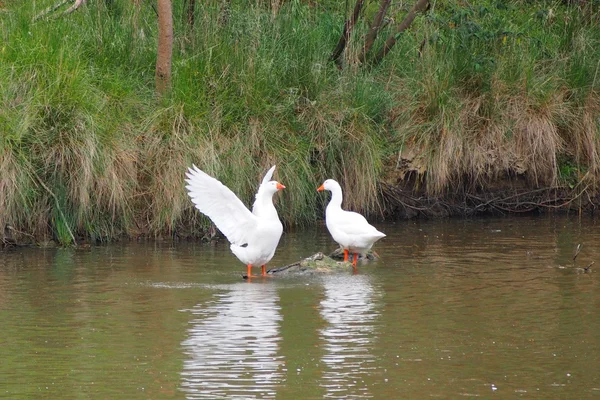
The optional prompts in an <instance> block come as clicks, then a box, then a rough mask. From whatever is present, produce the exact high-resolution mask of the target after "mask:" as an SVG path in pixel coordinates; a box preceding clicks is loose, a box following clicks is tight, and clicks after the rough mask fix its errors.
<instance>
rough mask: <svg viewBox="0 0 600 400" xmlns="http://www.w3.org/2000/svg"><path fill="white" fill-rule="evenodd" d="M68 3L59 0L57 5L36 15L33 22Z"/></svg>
mask: <svg viewBox="0 0 600 400" xmlns="http://www.w3.org/2000/svg"><path fill="white" fill-rule="evenodd" d="M69 1H70V0H61V1H59V2H58V3H56V4H54V5H52V6H50V7H48V8H46V9H45V10H44V11H42V12H40V13H39V14H38V15H36V16H35V17H33V22H36V21H37V20H39V19H42V18H44V17H45V16H46V15H48V14H50V13H51V12H54V11H56V10H58V9H59V8H61V7H62V6H64V5H65V4H67V3H68V2H69Z"/></svg>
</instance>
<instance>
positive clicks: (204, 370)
mask: <svg viewBox="0 0 600 400" xmlns="http://www.w3.org/2000/svg"><path fill="white" fill-rule="evenodd" d="M230 288H231V290H230V291H228V292H226V293H220V294H215V298H214V300H212V301H210V302H208V303H205V304H199V305H197V306H196V307H194V308H193V309H192V310H190V311H191V312H192V313H193V314H194V315H196V316H198V318H197V319H195V320H193V321H192V322H191V324H192V325H193V326H192V328H190V329H189V331H188V333H189V337H188V338H187V339H186V340H185V341H184V342H183V343H182V346H183V348H184V351H185V352H186V354H187V356H188V359H187V360H186V361H185V362H184V368H183V373H182V378H183V383H182V390H183V391H184V392H185V393H186V397H187V398H188V399H203V398H206V399H217V398H240V399H252V398H261V399H271V398H275V395H276V390H277V387H278V386H279V385H280V384H281V382H282V380H283V374H284V372H283V369H284V359H283V357H282V356H279V355H278V352H279V342H280V340H281V337H280V333H279V324H280V321H281V314H280V306H279V304H278V303H279V298H278V294H277V290H276V288H275V287H273V286H272V285H268V284H264V285H261V284H259V285H256V284H252V285H249V284H247V283H240V284H237V285H232V286H230Z"/></svg>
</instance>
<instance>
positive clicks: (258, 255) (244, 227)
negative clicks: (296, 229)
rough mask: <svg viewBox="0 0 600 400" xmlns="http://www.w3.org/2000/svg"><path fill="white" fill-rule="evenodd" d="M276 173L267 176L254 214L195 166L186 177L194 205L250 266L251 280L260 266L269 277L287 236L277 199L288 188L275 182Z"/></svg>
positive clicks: (232, 194) (261, 186)
mask: <svg viewBox="0 0 600 400" xmlns="http://www.w3.org/2000/svg"><path fill="white" fill-rule="evenodd" d="M274 171H275V165H273V166H272V167H271V169H269V171H267V173H266V174H265V177H264V178H263V180H262V183H261V184H260V186H259V188H258V192H257V193H256V200H255V201H254V205H253V206H252V212H250V210H248V208H246V206H245V205H244V204H243V203H242V201H241V200H240V199H239V198H238V197H237V196H236V195H235V194H234V193H233V192H232V191H231V190H230V189H229V188H228V187H227V186H225V185H223V184H222V183H221V182H219V181H218V180H217V179H215V178H213V177H212V176H210V175H208V174H206V173H205V172H204V171H201V170H200V169H199V168H198V167H196V166H195V165H194V166H193V168H189V171H188V172H187V173H186V176H187V179H186V182H187V183H188V185H187V186H186V188H187V190H188V194H189V196H190V197H191V199H192V202H193V203H194V204H195V205H196V208H197V209H198V210H200V211H201V212H202V213H203V214H205V215H206V216H208V217H209V218H210V219H211V220H212V222H213V223H214V224H215V225H216V226H217V228H219V230H220V231H221V232H222V233H223V234H224V235H225V236H226V237H227V239H228V240H229V242H230V243H231V246H230V248H231V251H232V253H233V254H235V256H236V257H237V258H238V259H239V260H240V261H241V262H243V263H244V264H246V265H247V267H248V278H250V277H252V275H251V272H252V266H258V265H260V266H261V274H262V276H266V274H267V273H266V267H265V264H266V263H268V262H269V261H271V258H273V255H274V254H275V249H276V248H277V245H278V244H279V239H280V238H281V234H282V233H283V226H282V225H281V221H280V220H279V216H278V215H277V210H275V206H273V195H274V194H275V193H277V192H278V191H279V190H281V189H285V186H283V185H282V184H281V183H279V182H277V181H272V180H271V177H272V176H273V172H274Z"/></svg>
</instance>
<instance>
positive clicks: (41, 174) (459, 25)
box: [0, 0, 600, 243]
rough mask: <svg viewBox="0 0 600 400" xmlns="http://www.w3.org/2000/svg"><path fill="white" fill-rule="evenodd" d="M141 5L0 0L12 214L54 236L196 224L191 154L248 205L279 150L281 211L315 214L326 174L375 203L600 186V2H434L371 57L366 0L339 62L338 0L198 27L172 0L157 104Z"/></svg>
mask: <svg viewBox="0 0 600 400" xmlns="http://www.w3.org/2000/svg"><path fill="white" fill-rule="evenodd" d="M131 3H132V2H130V1H125V0H113V1H108V2H104V1H89V4H88V5H87V6H86V7H84V8H82V9H80V10H78V11H77V12H75V13H73V14H71V15H69V16H64V17H58V18H53V19H49V20H44V19H41V20H39V21H37V22H35V23H33V22H32V19H33V16H34V15H36V14H38V13H39V12H40V11H41V10H42V9H43V8H44V7H47V6H48V5H50V4H52V2H36V8H34V5H32V4H28V5H22V4H21V2H16V1H10V0H9V1H4V2H3V6H2V7H3V8H2V9H1V11H0V39H1V40H0V43H1V44H0V226H6V225H9V226H11V227H12V228H13V229H12V232H13V233H15V232H17V231H19V232H23V233H26V234H30V235H34V236H35V237H51V238H54V239H56V240H58V241H60V242H62V243H69V242H71V241H72V240H73V238H75V239H78V238H80V237H83V238H89V239H92V240H99V239H110V238H115V237H120V236H121V235H128V236H135V235H139V234H147V235H169V234H173V233H174V232H175V233H179V234H186V235H187V234H192V235H194V234H200V231H201V230H202V228H203V227H204V226H206V220H204V219H202V218H200V217H199V215H198V213H197V212H195V211H194V210H193V209H192V207H191V203H190V202H189V200H188V199H187V196H186V195H185V192H184V187H183V186H184V185H183V173H184V171H185V170H186V167H187V166H189V165H191V164H192V163H195V164H197V165H198V166H200V167H201V168H203V169H204V170H206V171H207V172H208V173H210V174H213V175H215V176H218V177H219V179H221V180H222V181H223V182H224V183H225V184H226V185H228V186H229V187H230V188H231V189H232V190H233V191H234V192H236V193H238V194H239V195H240V197H241V198H242V199H243V200H244V201H245V202H246V203H249V202H250V200H251V198H252V196H253V193H254V191H255V189H256V186H257V184H258V182H259V180H260V177H261V175H262V173H263V172H264V171H266V169H267V168H268V167H269V166H270V165H272V164H274V163H277V164H278V170H277V173H276V177H277V178H278V179H279V180H280V181H281V182H283V183H284V184H285V185H286V186H287V188H288V189H286V190H285V193H284V194H283V195H282V196H280V198H279V199H278V208H279V210H280V213H281V215H282V218H283V219H284V220H285V222H286V224H288V225H301V224H306V223H310V222H312V221H314V220H315V219H316V218H321V216H322V206H323V202H324V200H325V199H324V197H323V196H319V195H317V193H316V192H315V188H316V187H317V186H318V184H320V183H321V182H322V180H323V179H324V178H326V177H335V178H337V179H338V180H340V181H341V182H342V184H343V185H344V187H345V193H346V198H347V205H348V206H349V207H350V208H353V209H355V210H361V211H364V212H370V213H380V212H382V211H383V204H385V203H382V201H381V197H380V196H379V190H378V185H379V183H380V182H387V183H388V184H391V185H394V186H398V185H408V186H409V188H410V189H411V190H416V191H422V192H424V193H427V194H428V195H436V196H439V195H444V194H449V193H455V192H457V191H463V192H468V191H473V190H485V188H486V187H488V186H489V185H491V184H493V183H494V182H497V181H498V180H515V179H517V180H520V181H523V182H526V185H528V186H530V187H532V188H533V187H543V186H564V187H569V186H572V187H578V186H580V185H584V186H585V187H586V189H587V190H590V191H591V190H593V189H594V188H595V186H596V184H597V182H598V168H599V167H600V165H599V163H600V159H599V151H600V146H599V143H598V137H599V134H600V120H599V118H600V117H599V115H600V95H599V91H598V86H599V85H600V76H599V67H600V52H598V50H597V49H598V48H600V27H599V13H598V4H596V3H597V2H594V1H590V2H587V5H586V6H585V7H584V8H580V7H576V6H568V5H565V4H563V3H561V2H541V1H540V2H526V3H523V2H517V1H514V2H496V1H491V0H489V1H482V2H476V3H477V4H478V5H477V6H474V5H469V4H468V3H467V2H462V1H458V0H457V1H455V2H454V1H452V2H448V3H446V2H444V5H435V4H434V5H433V7H432V8H431V9H430V10H429V11H428V13H427V14H426V15H425V16H421V17H419V18H418V19H417V20H416V21H415V23H414V24H413V26H412V27H411V29H410V30H409V31H407V32H405V33H404V34H403V35H402V36H401V38H400V40H399V41H398V44H397V45H396V47H395V48H394V49H393V51H392V52H391V53H390V55H388V57H386V58H385V59H384V62H383V63H382V64H381V65H376V66H371V67H366V66H359V65H357V64H356V63H355V62H354V60H355V58H356V56H357V55H358V53H359V49H360V45H359V44H360V40H359V39H360V37H361V35H362V34H364V32H365V31H366V29H367V25H368V21H369V20H370V18H371V16H372V15H373V14H374V13H375V12H376V8H377V5H376V4H375V3H373V4H370V5H369V6H368V7H367V9H366V11H365V15H364V16H365V17H366V18H364V19H361V21H362V23H363V25H359V26H357V29H355V33H354V36H355V37H354V38H353V41H352V42H351V45H350V47H349V49H348V52H347V54H346V58H347V62H346V67H345V68H344V69H343V70H341V71H340V70H338V69H337V68H336V67H335V65H333V64H332V63H328V62H327V58H328V56H329V54H330V53H331V51H332V49H333V47H334V46H335V43H336V41H337V39H338V35H339V32H340V29H341V27H342V25H343V21H344V15H345V8H344V5H336V4H334V3H324V4H319V5H317V4H311V3H303V2H297V1H292V2H284V3H282V4H280V5H279V6H277V7H275V8H274V7H273V4H275V3H271V4H267V3H264V4H263V3H251V4H250V3H247V2H242V1H238V0H233V1H231V2H229V3H223V2H208V3H203V4H202V5H201V6H199V8H198V9H197V12H196V20H195V25H194V28H193V29H190V27H189V26H187V25H186V22H185V17H184V14H185V13H184V10H183V4H181V3H180V4H176V5H175V9H174V15H175V17H174V20H175V32H176V45H175V52H174V55H173V92H172V95H171V96H170V97H169V98H164V99H162V100H157V99H156V98H155V96H154V90H153V84H154V62H155V53H156V15H155V14H154V11H153V9H152V7H151V5H150V3H145V2H143V3H142V4H143V5H142V8H141V9H140V10H139V11H137V12H136V10H135V8H134V7H133V6H132V4H131ZM473 3H475V2H473ZM408 6H410V4H409V5H408ZM408 6H407V5H404V8H402V7H400V8H398V9H395V10H392V16H393V17H394V18H396V19H398V20H401V19H402V17H403V15H404V14H405V11H406V7H408ZM395 7H399V5H396V6H395ZM392 28H393V24H390V25H389V27H388V28H387V29H388V32H386V33H385V34H384V35H381V36H382V37H383V38H385V36H386V35H387V34H388V33H389V32H391V30H392ZM419 49H422V51H421V52H419ZM582 182H583V183H582ZM590 193H591V192H590ZM15 234H16V233H15ZM21 235H23V234H21Z"/></svg>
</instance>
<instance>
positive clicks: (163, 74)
mask: <svg viewBox="0 0 600 400" xmlns="http://www.w3.org/2000/svg"><path fill="white" fill-rule="evenodd" d="M172 54H173V11H172V9H171V0H158V51H157V57H156V76H155V80H156V92H157V93H158V94H159V95H164V94H166V93H167V92H168V91H169V90H170V89H171V57H172Z"/></svg>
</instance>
